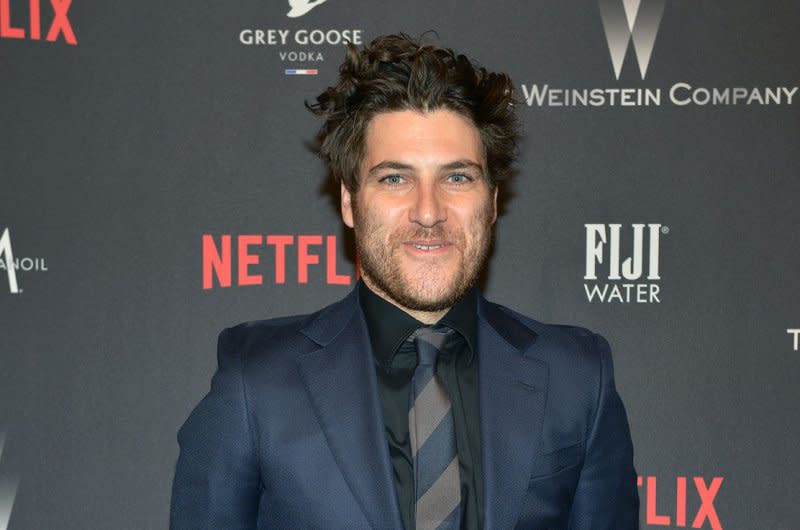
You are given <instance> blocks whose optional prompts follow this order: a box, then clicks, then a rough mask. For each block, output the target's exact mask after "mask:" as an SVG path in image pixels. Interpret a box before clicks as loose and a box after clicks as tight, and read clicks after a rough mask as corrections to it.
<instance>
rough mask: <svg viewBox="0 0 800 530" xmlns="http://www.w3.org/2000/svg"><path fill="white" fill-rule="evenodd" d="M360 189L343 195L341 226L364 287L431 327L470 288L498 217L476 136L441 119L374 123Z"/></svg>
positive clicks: (463, 124)
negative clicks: (347, 231)
mask: <svg viewBox="0 0 800 530" xmlns="http://www.w3.org/2000/svg"><path fill="white" fill-rule="evenodd" d="M359 183H360V187H359V190H358V192H356V193H350V192H349V191H348V190H347V189H346V188H345V187H344V186H342V218H343V219H344V222H345V224H347V226H350V227H351V228H354V229H355V239H356V247H357V249H358V252H359V257H360V260H361V272H362V276H363V278H364V281H365V282H366V283H367V285H368V286H369V287H370V288H371V289H372V290H373V291H375V292H376V293H377V294H379V295H381V296H382V297H383V298H385V299H387V300H388V301H390V302H392V303H394V304H395V305H398V306H400V307H401V308H402V309H405V310H407V311H408V312H410V313H412V314H413V315H414V316H416V317H417V318H418V319H420V320H424V319H428V320H431V319H430V317H432V316H433V315H434V314H435V315H436V316H437V318H436V320H438V317H440V316H442V315H443V314H444V312H445V311H446V310H447V309H449V308H450V307H451V306H452V305H453V304H454V303H455V302H457V301H458V300H459V299H460V298H461V297H462V296H463V295H464V294H465V293H466V291H467V290H468V289H469V288H470V287H471V286H472V285H473V284H474V283H475V280H476V278H477V276H478V273H479V272H480V269H481V267H482V266H483V263H484V262H485V260H486V256H487V254H488V250H489V246H490V242H491V230H492V225H493V224H494V221H495V219H496V218H497V189H496V188H495V189H494V190H492V189H490V186H489V178H488V175H487V173H486V161H485V157H484V155H483V149H482V146H481V141H480V136H479V134H478V130H477V129H476V128H475V126H474V125H473V124H472V123H471V122H470V121H469V120H468V119H466V118H464V117H462V116H461V115H459V114H457V113H454V112H452V111H448V110H437V111H433V112H427V113H421V112H417V111H412V110H404V111H398V112H387V113H383V114H378V115H377V116H375V117H374V118H373V119H372V120H371V122H370V124H369V126H368V128H367V134H366V153H365V156H364V160H363V161H362V163H361V168H360V172H359ZM420 317H423V318H420ZM431 321H434V320H431Z"/></svg>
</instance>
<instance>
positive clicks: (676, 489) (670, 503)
mask: <svg viewBox="0 0 800 530" xmlns="http://www.w3.org/2000/svg"><path fill="white" fill-rule="evenodd" d="M659 479H660V480H659ZM723 481H724V479H723V477H686V476H679V477H674V478H672V479H666V478H665V477H642V476H640V477H638V480H637V484H638V486H639V497H640V498H641V499H642V500H643V501H644V502H643V504H644V509H643V510H642V511H641V516H642V518H643V522H644V524H645V525H646V526H647V527H657V526H668V527H670V528H710V529H711V530H724V527H723V526H722V522H721V520H720V515H719V513H718V511H717V504H716V501H717V495H718V494H719V492H720V489H721V488H722V483H723Z"/></svg>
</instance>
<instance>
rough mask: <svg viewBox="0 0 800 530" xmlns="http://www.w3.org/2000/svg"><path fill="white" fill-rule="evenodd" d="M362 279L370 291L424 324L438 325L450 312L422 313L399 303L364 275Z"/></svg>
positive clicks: (445, 310)
mask: <svg viewBox="0 0 800 530" xmlns="http://www.w3.org/2000/svg"><path fill="white" fill-rule="evenodd" d="M361 279H362V280H364V283H365V284H367V287H369V289H370V291H372V292H373V293H375V294H377V295H378V296H380V297H381V298H383V299H384V300H386V301H387V302H389V303H390V304H392V305H393V306H395V307H397V308H399V309H400V310H401V311H403V312H405V313H407V314H409V315H411V316H412V317H414V318H415V319H417V320H419V321H420V322H422V323H423V324H436V323H437V322H439V321H440V320H441V319H442V317H443V316H445V315H446V314H447V312H448V311H450V308H449V307H447V308H445V309H442V310H440V311H421V310H418V309H411V308H409V307H406V306H404V305H402V304H400V303H398V302H397V301H396V300H395V299H394V298H392V297H391V296H389V294H388V293H386V292H384V291H383V289H380V288H379V287H378V286H377V285H375V283H374V282H373V281H372V280H371V279H369V277H367V276H365V275H363V274H362V276H361Z"/></svg>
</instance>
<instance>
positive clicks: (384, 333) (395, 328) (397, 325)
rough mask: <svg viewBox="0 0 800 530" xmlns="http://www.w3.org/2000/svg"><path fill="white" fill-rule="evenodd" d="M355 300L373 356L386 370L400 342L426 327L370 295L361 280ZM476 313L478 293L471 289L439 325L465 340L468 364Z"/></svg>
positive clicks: (395, 307) (472, 350)
mask: <svg viewBox="0 0 800 530" xmlns="http://www.w3.org/2000/svg"><path fill="white" fill-rule="evenodd" d="M358 298H359V303H360V304H361V309H362V310H363V312H364V316H365V318H366V321H367V330H368V331H369V337H370V343H371V344H372V352H373V355H374V356H375V359H376V360H377V361H378V362H379V363H380V364H381V365H382V366H389V365H390V364H391V362H392V358H393V357H394V355H395V353H397V350H398V349H399V348H400V346H401V345H402V344H403V342H404V341H405V340H406V339H407V338H408V337H409V336H410V335H411V334H412V333H413V332H414V331H415V330H417V329H418V328H420V327H423V326H425V324H423V323H422V322H420V321H419V320H417V319H416V318H414V317H412V316H411V315H409V314H408V313H406V312H405V311H403V310H402V309H400V308H399V307H397V306H396V305H394V304H392V303H390V302H387V301H386V300H384V299H383V298H381V297H380V296H378V295H377V294H375V293H374V292H372V290H370V288H369V287H367V285H366V284H365V283H364V282H363V280H361V281H359V285H358ZM477 309H478V289H477V288H476V287H472V288H470V290H469V291H467V294H465V295H464V296H463V297H462V298H461V300H459V301H458V302H456V304H455V305H454V306H453V307H451V308H450V310H449V311H448V312H447V313H446V314H445V315H444V316H443V317H442V318H441V320H439V322H438V323H439V324H442V325H445V326H447V327H449V328H451V329H453V330H455V331H457V332H458V333H459V334H460V335H461V336H463V337H464V339H465V340H466V341H467V345H468V346H469V351H468V355H469V357H468V359H467V360H468V362H472V359H473V358H474V357H475V348H476V346H477V329H478V310H477Z"/></svg>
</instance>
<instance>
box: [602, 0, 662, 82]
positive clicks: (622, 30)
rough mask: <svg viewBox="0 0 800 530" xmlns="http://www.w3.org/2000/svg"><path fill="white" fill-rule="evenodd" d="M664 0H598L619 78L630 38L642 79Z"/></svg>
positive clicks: (651, 49)
mask: <svg viewBox="0 0 800 530" xmlns="http://www.w3.org/2000/svg"><path fill="white" fill-rule="evenodd" d="M664 2H665V0H599V3H600V15H601V17H602V19H603V29H604V30H605V33H606V41H607V42H608V51H609V53H610V54H611V63H612V64H613V65H614V75H615V76H616V78H617V79H618V80H619V75H620V73H621V72H622V64H623V63H624V62H625V56H626V55H627V52H628V48H629V47H630V43H631V41H632V42H633V51H634V53H635V54H636V60H637V62H638V63H639V72H640V73H641V75H642V79H644V78H645V76H646V75H647V66H648V65H649V64H650V57H652V55H653V46H654V45H655V42H656V34H657V33H658V26H659V24H660V23H661V17H662V15H663V14H664Z"/></svg>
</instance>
